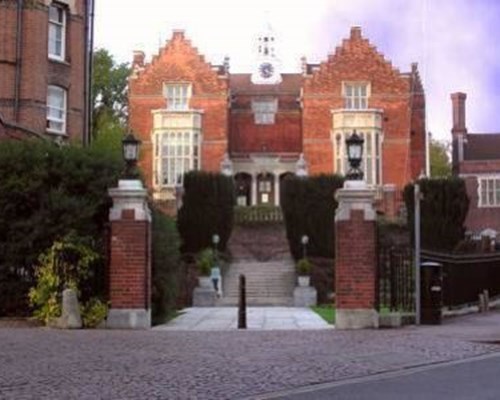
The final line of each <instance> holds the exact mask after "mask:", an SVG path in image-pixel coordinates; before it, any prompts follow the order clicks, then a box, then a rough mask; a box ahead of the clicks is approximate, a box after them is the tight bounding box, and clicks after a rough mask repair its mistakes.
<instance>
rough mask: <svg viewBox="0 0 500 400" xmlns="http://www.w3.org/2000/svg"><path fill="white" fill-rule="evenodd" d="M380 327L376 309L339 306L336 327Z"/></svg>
mask: <svg viewBox="0 0 500 400" xmlns="http://www.w3.org/2000/svg"><path fill="white" fill-rule="evenodd" d="M378 327H379V315H378V312H377V311H376V310H375V309H369V308H366V309H365V308H357V309H343V308H337V311H336V313H335V329H367V328H378Z"/></svg>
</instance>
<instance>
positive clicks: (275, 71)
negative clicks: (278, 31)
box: [252, 23, 281, 85]
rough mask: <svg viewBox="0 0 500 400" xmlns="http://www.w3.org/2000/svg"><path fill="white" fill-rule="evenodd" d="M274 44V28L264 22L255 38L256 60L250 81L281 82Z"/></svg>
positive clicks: (270, 83) (263, 82)
mask: <svg viewBox="0 0 500 400" xmlns="http://www.w3.org/2000/svg"><path fill="white" fill-rule="evenodd" d="M276 45H277V43H276V35H275V33H274V30H273V29H272V27H271V25H270V24H269V23H266V25H265V26H264V27H263V29H262V30H261V31H260V32H259V34H258V35H257V37H256V40H255V45H254V52H255V54H256V60H255V65H254V68H253V73H252V83H254V84H257V85H276V84H278V83H280V82H281V73H280V69H281V68H280V66H281V65H280V61H279V59H278V58H277V56H276Z"/></svg>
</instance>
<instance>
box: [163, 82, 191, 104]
mask: <svg viewBox="0 0 500 400" xmlns="http://www.w3.org/2000/svg"><path fill="white" fill-rule="evenodd" d="M163 95H164V96H165V99H166V100H167V110H171V111H186V110H189V99H190V98H191V85H190V84H189V83H166V84H164V86H163Z"/></svg>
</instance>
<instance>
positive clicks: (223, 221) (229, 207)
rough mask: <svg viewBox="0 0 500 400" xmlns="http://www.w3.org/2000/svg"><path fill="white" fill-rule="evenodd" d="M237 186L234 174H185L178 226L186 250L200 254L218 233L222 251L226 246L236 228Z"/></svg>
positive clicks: (196, 172)
mask: <svg viewBox="0 0 500 400" xmlns="http://www.w3.org/2000/svg"><path fill="white" fill-rule="evenodd" d="M233 206H234V185H233V180H232V178H231V177H227V176H224V175H222V174H215V173H209V172H203V171H191V172H188V173H187V174H186V175H185V176H184V195H183V197H182V207H181V209H180V210H179V213H178V216H177V226H178V228H179V234H180V236H181V239H182V246H181V251H182V252H183V253H185V252H190V253H197V252H199V251H200V250H202V249H204V248H206V247H210V246H211V245H212V236H213V235H214V234H218V235H219V237H220V243H219V245H218V248H219V250H221V251H223V250H224V249H225V248H226V244H227V241H228V240H229V236H230V235H231V230H232V228H233V218H234V217H233Z"/></svg>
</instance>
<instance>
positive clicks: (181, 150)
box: [154, 131, 200, 187]
mask: <svg viewBox="0 0 500 400" xmlns="http://www.w3.org/2000/svg"><path fill="white" fill-rule="evenodd" d="M155 136H156V137H155V141H154V144H155V147H156V148H155V157H156V162H157V165H156V171H157V177H155V183H157V184H159V185H160V186H166V187H175V186H181V185H182V184H183V179H184V173H186V172H188V171H191V170H197V169H199V158H200V157H199V134H198V133H197V132H195V131H171V132H163V133H160V134H157V135H155Z"/></svg>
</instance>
